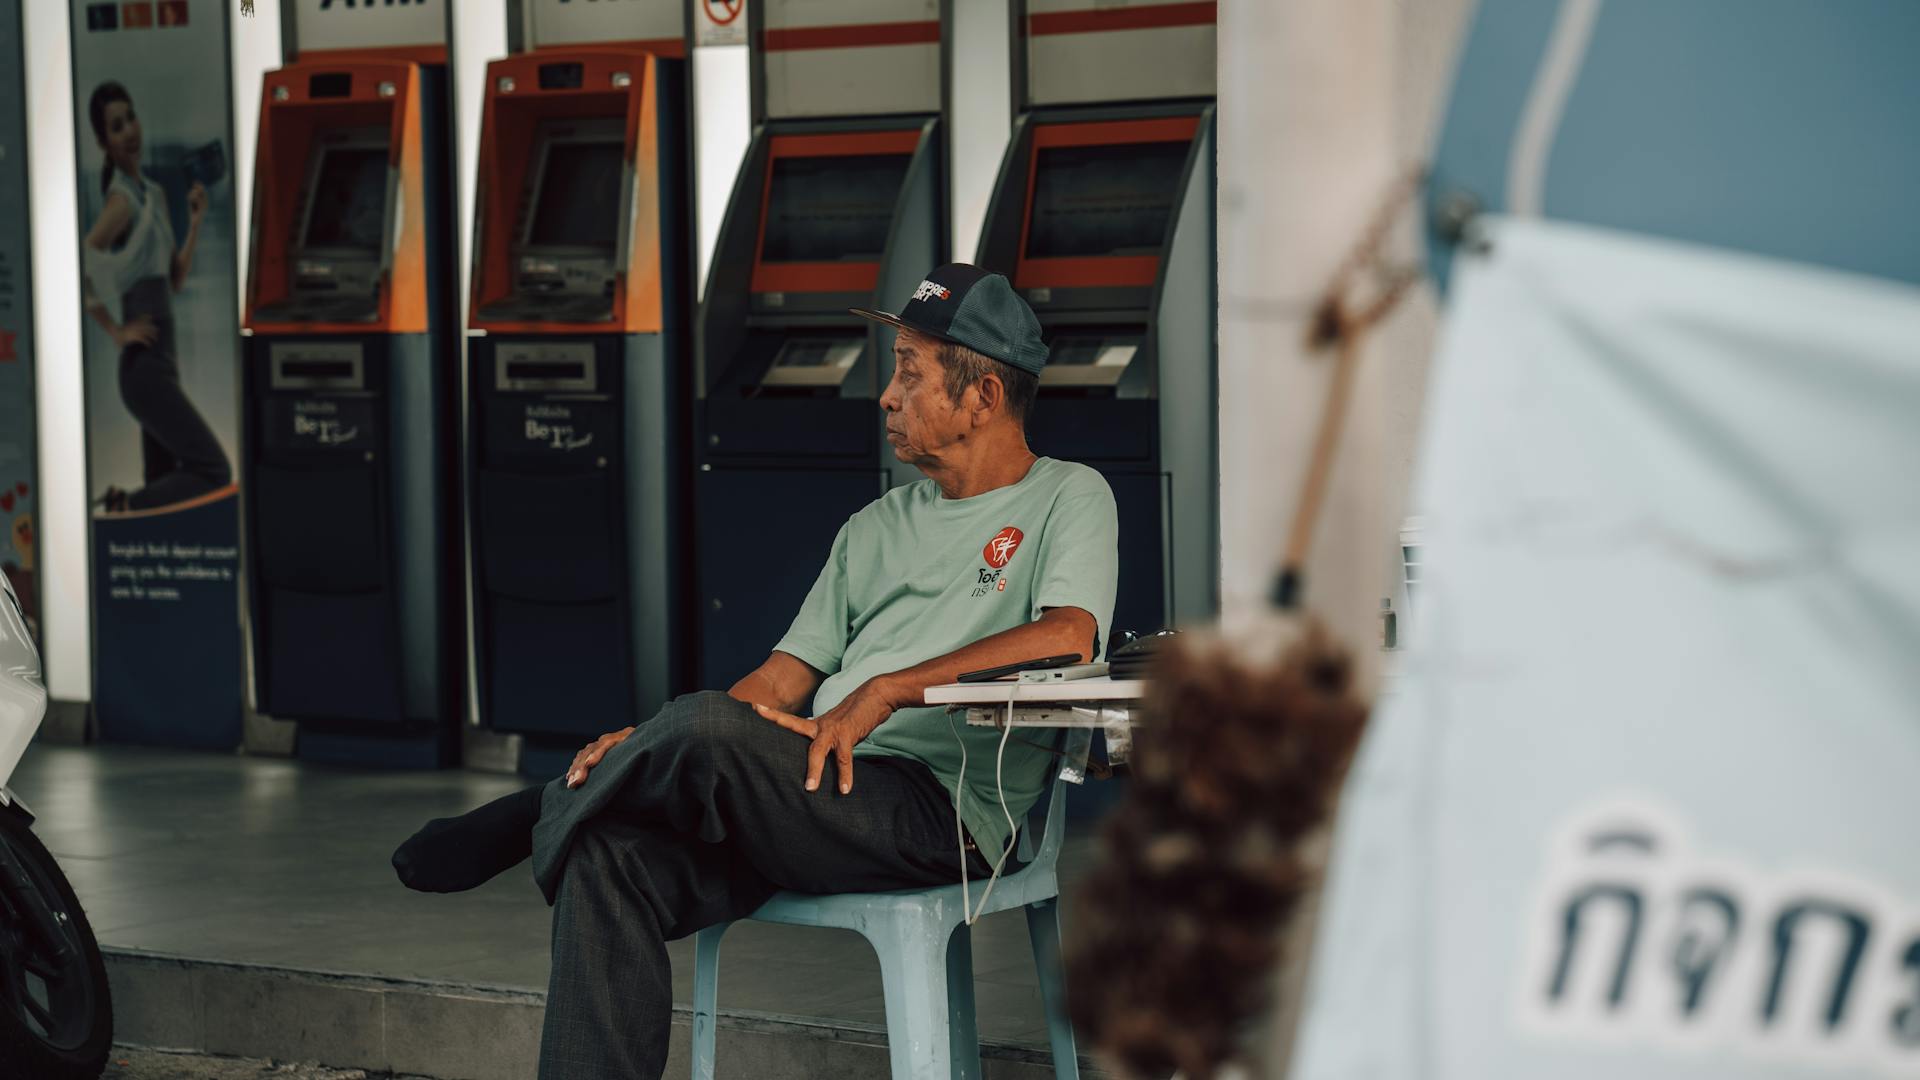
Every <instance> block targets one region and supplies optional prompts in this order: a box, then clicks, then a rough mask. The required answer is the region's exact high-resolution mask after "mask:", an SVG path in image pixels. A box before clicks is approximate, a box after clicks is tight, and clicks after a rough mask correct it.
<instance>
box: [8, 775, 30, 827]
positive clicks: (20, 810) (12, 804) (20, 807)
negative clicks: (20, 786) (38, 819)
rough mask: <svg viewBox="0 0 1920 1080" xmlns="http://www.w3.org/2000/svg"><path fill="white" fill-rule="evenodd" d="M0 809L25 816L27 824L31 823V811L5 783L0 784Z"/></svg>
mask: <svg viewBox="0 0 1920 1080" xmlns="http://www.w3.org/2000/svg"><path fill="white" fill-rule="evenodd" d="M0 810H9V811H12V812H13V813H16V814H19V815H20V816H21V817H23V818H25V819H26V821H27V824H29V825H31V824H33V811H31V810H29V809H27V804H26V803H23V802H21V801H20V796H18V795H15V794H14V793H13V789H12V788H9V787H8V786H6V785H5V784H0Z"/></svg>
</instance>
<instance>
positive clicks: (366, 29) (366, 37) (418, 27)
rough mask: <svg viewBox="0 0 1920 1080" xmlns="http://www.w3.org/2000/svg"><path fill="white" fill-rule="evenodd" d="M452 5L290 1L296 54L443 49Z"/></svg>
mask: <svg viewBox="0 0 1920 1080" xmlns="http://www.w3.org/2000/svg"><path fill="white" fill-rule="evenodd" d="M449 2H451V0H294V3H293V25H294V40H295V41H296V42H297V43H298V44H299V47H300V51H301V52H303V53H304V52H312V51H315V50H319V49H371V48H385V47H391V46H397V45H445V44H446V43H447V6H446V5H447V4H448V3H449Z"/></svg>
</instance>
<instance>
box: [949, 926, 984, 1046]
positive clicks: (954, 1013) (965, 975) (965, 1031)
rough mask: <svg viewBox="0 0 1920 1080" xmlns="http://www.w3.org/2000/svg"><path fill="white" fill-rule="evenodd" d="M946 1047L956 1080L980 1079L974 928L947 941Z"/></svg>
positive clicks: (957, 929) (958, 928)
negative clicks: (975, 995) (950, 1056)
mask: <svg viewBox="0 0 1920 1080" xmlns="http://www.w3.org/2000/svg"><path fill="white" fill-rule="evenodd" d="M947 1046H948V1048H949V1052H950V1053H951V1054H952V1055H953V1066H952V1076H953V1080H980V1074H981V1072H982V1069H981V1067H980V1024H979V1021H978V1020H977V1019H976V1018H975V1015H974V1009H973V928H972V927H970V926H968V925H967V924H966V923H961V924H960V925H959V926H956V927H954V928H953V934H952V936H951V937H949V938H947Z"/></svg>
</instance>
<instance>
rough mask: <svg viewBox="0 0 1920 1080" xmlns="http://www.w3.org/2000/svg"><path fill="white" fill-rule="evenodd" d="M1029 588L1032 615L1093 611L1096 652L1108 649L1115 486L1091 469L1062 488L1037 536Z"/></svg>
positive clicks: (1116, 564) (1115, 572) (1116, 544)
mask: <svg viewBox="0 0 1920 1080" xmlns="http://www.w3.org/2000/svg"><path fill="white" fill-rule="evenodd" d="M1037 574H1038V576H1037V577H1036V579H1035V580H1036V585H1035V587H1034V590H1033V617H1034V618H1036V619H1037V618H1039V617H1040V612H1041V611H1042V610H1043V609H1045V608H1055V607H1077V608H1079V609H1081V610H1082V611H1085V612H1087V613H1088V614H1089V615H1092V616H1093V618H1094V622H1095V623H1096V624H1097V625H1096V626H1095V629H1094V649H1093V652H1094V658H1095V659H1099V658H1100V656H1101V655H1102V654H1104V653H1105V651H1106V641H1107V638H1108V637H1109V636H1110V627H1109V626H1108V625H1107V624H1108V623H1109V622H1110V621H1111V620H1112V619H1113V598H1114V593H1115V590H1116V589H1117V587H1118V581H1119V576H1120V520H1119V514H1118V512H1117V511H1116V510H1115V509H1114V504H1113V491H1112V490H1111V489H1110V488H1108V487H1107V483H1106V481H1105V480H1104V479H1102V478H1100V476H1099V475H1098V474H1093V475H1092V477H1091V482H1090V483H1088V484H1086V485H1082V486H1079V487H1077V489H1076V490H1074V491H1071V492H1064V493H1062V495H1061V497H1060V499H1059V500H1058V501H1057V502H1055V503H1054V506H1053V512H1052V513H1050V514H1048V515H1047V526H1046V529H1045V531H1043V532H1042V533H1041V536H1040V565H1039V569H1038V571H1037Z"/></svg>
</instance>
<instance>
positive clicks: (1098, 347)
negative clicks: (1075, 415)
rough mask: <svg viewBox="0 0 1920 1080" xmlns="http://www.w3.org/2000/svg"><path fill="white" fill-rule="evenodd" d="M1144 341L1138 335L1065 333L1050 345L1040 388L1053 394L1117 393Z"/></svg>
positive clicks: (1137, 356) (1140, 335)
mask: <svg viewBox="0 0 1920 1080" xmlns="http://www.w3.org/2000/svg"><path fill="white" fill-rule="evenodd" d="M1144 340H1145V337H1144V335H1142V334H1140V333H1138V332H1135V333H1131V334H1107V333H1091V334H1089V333H1072V334H1061V335H1059V336H1058V337H1055V338H1054V339H1053V341H1052V342H1050V343H1049V345H1048V356H1047V366H1046V368H1045V369H1043V370H1042V371H1041V372H1040V388H1041V389H1042V390H1043V391H1049V392H1051V391H1055V390H1085V391H1099V390H1108V391H1112V390H1117V389H1118V388H1119V386H1120V380H1121V379H1123V378H1125V377H1126V374H1127V369H1128V368H1129V367H1130V366H1132V364H1133V363H1134V361H1135V360H1136V359H1138V358H1139V356H1140V347H1141V344H1142V342H1143V341H1144Z"/></svg>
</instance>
